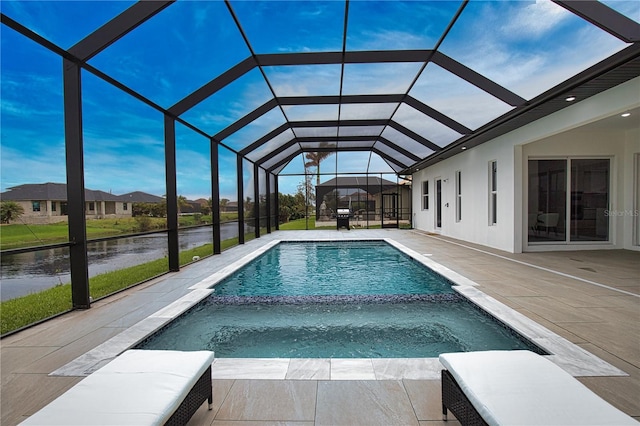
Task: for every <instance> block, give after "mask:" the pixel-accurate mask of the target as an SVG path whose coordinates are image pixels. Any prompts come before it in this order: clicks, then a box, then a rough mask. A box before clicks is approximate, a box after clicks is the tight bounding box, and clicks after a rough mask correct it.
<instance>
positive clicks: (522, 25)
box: [497, 0, 570, 40]
mask: <svg viewBox="0 0 640 426" xmlns="http://www.w3.org/2000/svg"><path fill="white" fill-rule="evenodd" d="M569 17H570V14H569V13H568V12H567V11H566V9H564V8H562V7H561V6H558V5H557V4H555V3H553V2H551V1H550V0H536V1H535V2H534V3H531V4H527V6H525V7H518V8H517V9H515V13H514V14H513V15H511V16H509V17H507V19H504V20H503V21H502V25H500V26H498V27H497V28H499V29H500V30H501V32H502V35H501V36H502V37H509V38H510V39H514V38H526V39H527V40H530V39H531V38H537V37H541V36H544V35H545V34H546V33H547V32H549V31H550V30H552V29H554V28H556V27H557V26H559V25H561V24H562V22H563V21H566V20H567V19H568V18H569Z"/></svg>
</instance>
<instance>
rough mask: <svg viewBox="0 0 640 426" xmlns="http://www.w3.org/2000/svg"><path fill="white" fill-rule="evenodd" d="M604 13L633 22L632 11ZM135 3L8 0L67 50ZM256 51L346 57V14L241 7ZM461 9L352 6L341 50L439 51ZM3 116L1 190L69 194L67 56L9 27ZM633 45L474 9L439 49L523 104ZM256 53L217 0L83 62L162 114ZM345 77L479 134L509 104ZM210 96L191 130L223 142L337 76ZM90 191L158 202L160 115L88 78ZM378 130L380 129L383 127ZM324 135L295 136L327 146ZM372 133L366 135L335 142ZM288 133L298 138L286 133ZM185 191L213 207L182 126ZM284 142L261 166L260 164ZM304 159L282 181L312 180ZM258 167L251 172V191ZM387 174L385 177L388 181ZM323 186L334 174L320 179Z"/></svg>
mask: <svg viewBox="0 0 640 426" xmlns="http://www.w3.org/2000/svg"><path fill="white" fill-rule="evenodd" d="M606 3H607V4H609V5H611V6H612V7H614V8H616V9H617V10H619V11H621V12H623V13H625V14H626V15H627V16H629V17H631V18H632V19H635V20H636V21H637V20H639V19H640V6H638V4H637V3H635V2H631V1H607V2H606ZM131 4H133V2H127V1H106V2H105V1H85V2H83V1H73V2H71V1H5V0H3V1H1V2H0V8H1V10H2V13H4V14H6V15H7V16H9V17H10V18H12V19H14V20H16V21H18V22H19V23H20V24H22V25H24V26H26V27H27V28H29V29H31V30H32V31H34V32H36V33H37V34H39V35H41V36H44V37H46V38H48V39H49V40H51V41H52V42H53V43H54V44H56V45H58V46H59V47H61V48H64V49H68V48H70V47H71V46H73V45H74V44H75V43H77V42H78V41H79V40H81V39H82V38H84V37H86V36H87V35H88V34H90V33H91V32H92V31H94V30H95V29H96V28H98V27H99V26H100V25H102V24H103V23H105V22H107V21H108V20H109V19H110V18H112V17H113V16H115V15H117V14H118V13H120V12H122V11H123V10H125V9H126V8H127V7H129V6H130V5H131ZM231 5H232V8H233V10H234V11H235V13H236V16H237V17H238V20H239V21H240V23H241V25H242V27H243V29H244V31H245V34H246V36H247V38H248V39H249V42H250V43H251V47H252V49H253V50H254V52H255V53H258V54H262V53H287V52H312V51H340V50H341V49H342V43H343V40H342V35H343V29H344V25H345V22H344V11H345V3H344V2H342V1H324V2H315V1H262V2H254V1H232V2H231ZM459 6H460V3H459V2H458V1H446V0H441V1H433V2H427V1H407V2H402V1H352V2H350V4H349V12H350V14H349V21H348V22H347V28H348V33H347V40H346V48H347V50H388V49H432V48H433V47H434V46H435V44H436V42H437V41H438V39H439V38H440V36H441V34H442V32H443V30H444V29H445V28H446V26H447V24H448V23H449V21H450V20H451V18H452V17H453V16H454V14H455V12H456V11H457V10H458V8H459ZM0 31H1V32H0V38H1V46H0V48H1V49H0V50H1V63H0V72H1V74H0V77H1V78H0V84H1V86H0V88H1V95H0V96H1V100H2V103H1V116H0V119H1V120H0V132H1V133H0V136H1V151H0V156H1V157H0V166H1V170H0V186H1V188H0V190H2V191H5V190H6V189H7V188H9V187H12V186H16V185H20V184H24V183H42V182H65V180H66V177H65V176H66V174H65V173H66V172H65V163H64V161H65V152H64V129H63V113H62V108H63V98H62V79H61V74H62V64H61V60H60V58H59V57H58V56H57V55H55V54H53V53H51V52H50V51H48V50H47V49H45V48H43V47H42V46H39V45H38V44H36V43H34V42H32V41H31V40H28V39H26V38H25V37H23V36H21V35H19V34H18V33H16V32H14V31H13V30H12V29H10V28H7V27H5V26H4V25H3V26H2V27H1V28H0ZM624 47H626V45H625V44H624V43H623V42H621V41H620V40H618V39H616V38H614V37H612V36H611V35H609V34H607V33H606V32H604V31H602V30H600V29H598V28H595V27H594V26H593V25H591V24H588V23H586V22H585V21H583V20H582V19H580V18H578V17H576V16H574V15H572V14H571V13H569V12H567V11H566V10H564V9H562V8H561V7H559V6H557V5H556V4H554V3H551V2H548V1H539V2H530V1H529V2H526V1H511V2H507V1H494V2H489V1H471V2H470V3H469V5H468V6H467V7H466V8H465V10H464V12H463V13H462V15H461V16H460V18H459V20H458V22H457V23H456V25H454V27H453V28H452V30H451V32H450V34H449V36H448V37H447V39H446V40H445V41H444V42H443V43H442V45H441V46H440V51H441V52H442V53H444V54H446V55H448V56H450V57H452V58H454V59H456V60H457V61H459V62H461V63H463V64H464V65H466V66H468V67H470V68H472V69H473V70H475V71H477V72H480V73H482V74H484V75H485V76H487V77H489V78H491V79H493V80H495V81H496V82H497V83H499V84H501V85H503V86H504V87H506V88H508V89H510V90H511V91H513V92H515V93H516V94H518V95H520V96H521V97H523V98H525V99H530V98H533V97H535V96H537V95H538V94H540V93H542V92H544V91H545V90H548V89H549V88H551V87H553V86H554V85H556V84H558V83H559V82H561V81H563V80H565V79H567V78H569V77H571V76H572V75H574V74H576V73H578V72H579V71H581V70H582V69H584V68H586V67H588V66H590V65H593V64H595V63H596V62H598V61H600V60H602V59H604V58H606V57H608V56H610V55H611V54H613V53H615V52H616V51H619V50H621V49H623V48H624ZM248 56H250V51H249V48H248V47H247V45H246V43H245V41H244V39H243V37H242V35H241V33H240V31H239V30H238V28H237V26H236V25H235V23H234V21H233V19H232V18H231V15H230V13H229V11H228V9H227V7H226V5H225V4H224V3H223V2H221V1H178V2H177V3H175V4H173V5H171V6H169V7H168V8H166V9H165V10H164V11H162V12H161V13H159V14H158V15H156V16H155V17H153V18H152V19H150V20H149V21H148V22H146V23H144V24H143V25H142V26H140V27H139V28H137V29H135V30H134V31H133V32H131V33H130V34H128V35H126V36H125V37H123V38H122V39H120V40H118V41H117V42H116V43H114V44H113V45H111V46H110V47H108V48H107V49H106V50H104V51H103V52H101V53H100V54H99V55H97V56H96V57H94V58H92V59H91V60H90V61H89V64H90V65H92V66H94V67H95V68H97V69H99V70H100V71H102V72H104V73H106V74H108V75H109V76H111V77H113V78H114V79H116V80H118V81H120V82H121V83H124V84H126V85H128V86H130V87H131V88H132V89H134V90H135V91H137V92H138V93H140V94H141V95H143V96H145V97H147V98H148V99H150V100H152V101H153V102H155V103H156V104H158V105H160V106H161V107H164V108H168V107H170V106H172V105H173V104H175V103H176V102H177V101H179V100H180V99H182V98H183V97H185V96H186V95H188V94H189V93H191V92H192V91H194V90H196V89H197V88H199V87H201V86H202V85H204V84H205V83H207V82H209V81H210V80H211V79H213V78H215V77H216V76H217V75H219V74H221V73H222V72H224V71H225V70H227V69H228V68H230V67H232V66H234V65H236V64H237V63H239V62H241V61H242V60H244V59H245V58H247V57H248ZM420 71H421V64H415V63H411V64H398V63H393V64H347V65H346V66H345V69H344V82H343V87H342V92H343V94H345V95H347V94H364V93H391V94H395V93H405V92H406V91H407V90H408V89H409V88H411V89H410V91H409V94H410V95H411V96H413V97H415V98H417V99H419V100H420V101H422V102H423V103H425V104H427V105H429V106H430V107H432V108H435V109H437V110H438V111H440V112H442V113H444V114H447V115H449V116H450V117H452V118H453V119H455V120H457V121H459V122H460V123H461V124H463V125H465V126H467V127H469V128H471V129H475V128H478V127H480V126H482V125H483V124H485V123H486V122H488V121H490V120H492V119H494V118H496V117H498V116H500V115H502V114H504V113H505V112H507V111H509V110H510V108H511V107H510V106H509V105H506V104H505V103H503V102H502V101H500V100H498V99H496V98H493V97H492V96H490V95H488V94H487V93H485V92H483V91H481V90H479V89H477V88H476V87H474V86H471V85H470V84H469V83H466V82H465V81H463V80H461V79H460V78H458V77H457V76H455V75H454V74H451V73H450V72H448V71H447V70H445V69H443V68H441V67H439V66H438V65H436V64H433V63H431V64H429V65H428V66H427V67H426V68H425V69H424V70H423V71H422V72H421V73H420ZM264 73H265V75H266V76H267V78H268V79H269V82H270V84H271V87H269V86H268V85H267V84H266V82H265V80H264V78H263V76H262V74H261V73H260V71H259V70H258V69H254V70H252V71H251V72H249V73H247V74H245V75H244V76H242V77H241V78H239V79H238V80H236V81H234V82H233V83H231V84H230V85H228V86H226V87H225V88H223V89H222V90H220V91H218V92H216V93H215V94H214V95H213V96H211V97H210V98H208V99H207V100H205V101H203V102H201V103H200V104H198V105H196V106H195V107H194V108H192V109H191V110H189V111H187V112H185V113H184V114H183V115H182V118H183V119H185V120H186V121H188V122H190V123H191V124H193V125H194V126H196V127H198V128H199V129H201V130H203V131H204V132H206V133H208V134H210V135H214V134H216V133H217V132H219V131H221V130H222V129H224V128H225V127H227V126H228V125H230V124H231V123H233V122H234V121H236V120H237V119H239V118H241V117H243V116H244V115H246V114H247V113H249V112H250V111H252V110H253V109H255V108H256V107H258V106H260V105H262V104H263V103H265V102H266V101H268V100H269V99H271V98H272V96H273V93H272V90H273V92H274V93H275V94H276V95H277V96H301V95H337V94H339V92H340V75H341V67H340V66H339V65H314V66H280V67H265V68H264ZM82 78H83V80H82V91H83V120H84V122H83V126H84V144H85V184H86V186H87V187H88V188H91V189H100V190H104V191H111V192H113V193H116V194H121V193H126V192H130V191H135V190H141V191H146V192H150V193H153V194H156V195H163V194H164V193H165V189H164V188H165V176H164V147H163V137H164V129H163V117H162V114H161V113H160V112H158V111H157V110H155V109H153V108H151V107H149V106H147V105H145V104H143V103H141V102H139V101H137V100H135V99H133V98H132V97H131V96H129V95H127V94H125V93H123V92H121V91H120V90H119V89H117V88H115V87H113V86H111V85H110V84H108V83H105V82H104V81H102V80H101V79H99V78H98V77H96V76H94V75H93V74H91V73H89V72H86V71H84V72H83V74H82ZM397 107H398V106H397V105H393V104H369V105H357V106H355V105H349V106H345V107H343V109H342V110H341V111H340V115H341V118H343V119H357V118H389V117H390V114H391V113H392V112H394V111H396V109H397V111H396V112H395V115H394V117H393V119H394V121H397V122H398V123H400V124H402V125H403V126H405V127H407V128H409V129H411V130H412V131H414V132H416V133H418V134H421V135H423V136H425V137H427V138H428V139H430V140H432V141H433V142H435V143H436V144H438V145H440V146H444V145H446V144H448V143H450V142H452V141H454V140H455V139H457V138H458V137H460V136H461V135H460V134H458V133H457V132H455V131H453V130H452V129H449V128H448V127H446V126H443V125H441V124H440V123H438V122H436V121H435V120H431V119H428V118H425V116H424V115H422V114H421V113H419V112H418V111H416V110H415V109H413V108H412V107H410V106H408V105H401V106H400V107H399V108H397ZM283 109H284V114H286V115H287V118H288V119H289V120H291V121H302V120H310V119H320V120H332V119H333V120H335V119H337V118H338V108H337V106H335V105H322V106H295V107H284V108H283ZM284 122H285V117H284V115H283V112H282V111H281V110H280V109H279V108H276V109H274V110H272V111H270V112H269V113H267V114H265V115H264V116H262V117H261V118H260V119H258V120H256V121H255V122H253V123H251V125H249V126H247V127H246V128H245V129H242V130H241V131H239V132H236V133H235V134H233V135H231V136H230V137H228V138H227V139H225V140H224V141H223V143H225V144H226V145H227V146H228V147H231V148H233V149H238V150H239V149H242V148H243V147H246V146H247V145H249V144H250V143H251V142H253V141H254V140H256V139H257V138H259V137H261V136H262V135H264V134H266V133H268V132H269V131H271V130H273V129H275V128H277V127H278V126H280V125H281V124H283V123H284ZM381 130H382V129H381ZM323 131H324V132H326V131H327V129H305V130H300V133H297V134H298V136H300V135H301V134H302V133H305V132H306V133H305V134H308V135H309V136H314V135H317V136H321V135H322V132H323ZM341 131H342V132H349V133H350V134H356V135H357V134H363V135H365V134H367V132H370V131H371V129H359V128H352V129H346V128H343V129H341ZM289 132H290V131H289ZM382 136H384V137H386V138H387V139H390V140H393V141H399V142H400V143H402V144H405V146H406V147H407V149H409V150H410V151H412V152H413V153H415V154H417V155H419V156H426V155H429V154H430V151H429V150H428V149H425V148H424V147H423V146H421V145H419V144H416V143H415V142H414V141H412V140H410V139H408V138H406V137H405V136H404V135H402V134H400V133H399V132H397V131H396V130H394V129H392V128H386V129H384V131H383V132H382ZM176 138H177V168H178V192H179V193H180V194H182V195H185V196H187V197H188V198H191V199H195V198H199V197H204V198H208V197H209V196H210V194H211V190H210V173H211V170H210V166H209V157H210V152H209V143H208V140H207V138H205V137H203V136H202V135H200V134H198V133H196V132H194V131H192V130H191V129H189V128H187V127H186V126H183V125H181V124H178V125H177V128H176ZM288 138H290V134H283V135H281V136H280V137H279V140H276V141H273V142H272V143H271V144H270V145H267V146H265V147H263V148H262V149H261V150H260V151H258V152H255V153H253V155H250V156H249V158H257V157H259V156H260V155H262V154H263V153H264V152H267V151H268V150H269V149H271V147H272V146H275V145H277V144H278V143H282V142H283V141H286V140H288ZM219 155H220V172H219V178H220V183H221V196H222V197H224V198H230V199H235V190H236V189H235V186H236V181H237V176H236V172H235V165H236V162H235V154H233V153H232V152H231V151H229V150H227V149H224V148H221V150H220V153H219ZM302 164H303V158H302V157H301V156H300V157H298V158H296V159H294V160H293V161H292V162H291V163H290V164H289V165H288V166H287V167H286V168H285V169H284V170H283V171H282V173H286V174H289V173H291V174H295V173H300V172H302V171H303V166H302ZM367 169H368V170H369V171H372V172H384V173H392V172H393V170H392V169H391V167H389V165H388V164H386V163H385V162H384V161H383V160H382V159H381V158H380V157H379V156H377V155H375V154H373V155H369V153H363V152H353V153H339V155H333V156H331V157H329V159H327V160H326V161H325V162H324V163H323V164H322V166H321V171H322V172H323V173H324V172H326V173H336V172H337V173H347V172H349V173H351V172H363V171H366V170H367ZM252 173H253V170H252V169H250V170H248V171H247V172H246V173H245V174H244V179H245V181H247V182H249V181H250V179H251V178H252ZM389 176H392V175H389ZM328 178H330V177H327V179H328ZM301 180H302V179H301V178H300V177H295V178H286V179H285V178H282V179H281V185H280V190H281V191H282V192H294V191H295V190H296V185H297V184H298V183H299V182H300V181H301Z"/></svg>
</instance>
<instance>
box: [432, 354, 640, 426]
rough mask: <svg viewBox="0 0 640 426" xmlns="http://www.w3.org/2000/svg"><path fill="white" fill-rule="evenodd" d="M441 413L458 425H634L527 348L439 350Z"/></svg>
mask: <svg viewBox="0 0 640 426" xmlns="http://www.w3.org/2000/svg"><path fill="white" fill-rule="evenodd" d="M440 362H441V363H442V365H443V366H444V367H445V368H446V370H442V414H443V418H444V420H446V419H447V410H449V411H451V412H452V413H453V414H454V415H455V416H456V418H457V419H458V421H459V422H460V423H461V424H462V425H463V426H464V425H520V426H524V425H544V426H552V425H563V426H567V425H580V426H586V425H598V426H604V425H617V426H621V425H636V426H637V425H638V422H636V421H635V420H634V419H633V418H631V417H629V416H628V415H626V414H625V413H623V412H622V411H620V410H618V409H617V408H615V407H614V406H612V405H611V404H609V403H608V402H606V401H605V400H603V399H602V398H600V397H599V396H598V395H596V394H595V393H593V392H592V391H591V390H589V389H588V388H587V387H586V386H584V385H583V384H582V383H580V382H579V381H578V380H576V379H575V378H574V377H573V376H571V375H570V374H569V373H567V372H566V371H564V370H563V369H562V368H560V367H559V366H557V365H556V364H554V363H553V362H551V361H550V360H548V359H547V358H546V357H544V356H541V355H538V354H535V353H533V352H530V351H485V352H464V353H447V354H441V355H440Z"/></svg>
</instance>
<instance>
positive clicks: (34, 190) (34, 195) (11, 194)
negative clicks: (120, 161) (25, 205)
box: [0, 182, 163, 203]
mask: <svg viewBox="0 0 640 426" xmlns="http://www.w3.org/2000/svg"><path fill="white" fill-rule="evenodd" d="M0 198H1V199H2V200H11V201H44V200H51V201H66V200H67V185H66V184H64V183H53V182H47V183H27V184H24V185H18V186H14V187H11V188H9V190H8V191H6V192H3V193H2V194H0ZM84 198H85V201H122V202H147V203H159V202H161V201H162V200H163V198H162V197H156V196H155V195H151V194H146V193H144V192H139V191H137V192H131V193H129V194H125V195H115V194H110V193H108V192H105V191H100V190H95V189H88V188H85V190H84Z"/></svg>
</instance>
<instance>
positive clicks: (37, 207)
mask: <svg viewBox="0 0 640 426" xmlns="http://www.w3.org/2000/svg"><path fill="white" fill-rule="evenodd" d="M31 208H32V209H33V211H34V212H39V211H40V201H32V202H31Z"/></svg>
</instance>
